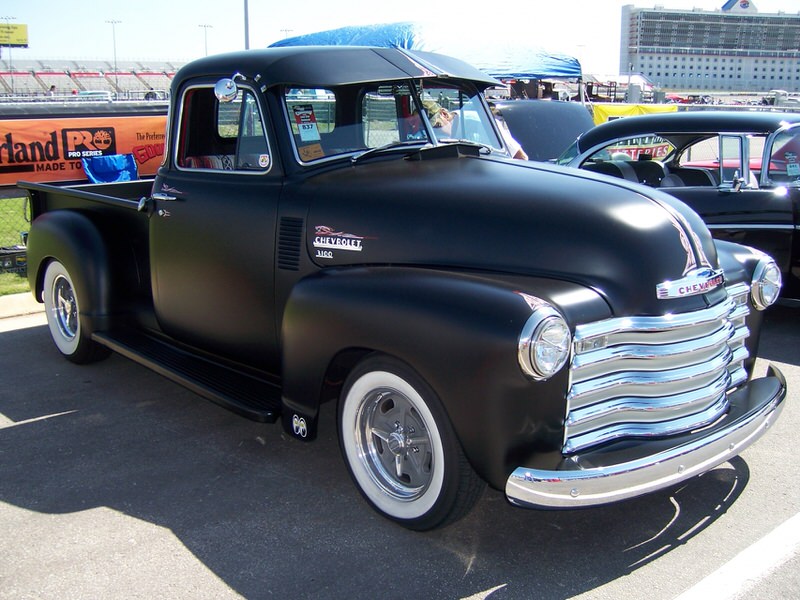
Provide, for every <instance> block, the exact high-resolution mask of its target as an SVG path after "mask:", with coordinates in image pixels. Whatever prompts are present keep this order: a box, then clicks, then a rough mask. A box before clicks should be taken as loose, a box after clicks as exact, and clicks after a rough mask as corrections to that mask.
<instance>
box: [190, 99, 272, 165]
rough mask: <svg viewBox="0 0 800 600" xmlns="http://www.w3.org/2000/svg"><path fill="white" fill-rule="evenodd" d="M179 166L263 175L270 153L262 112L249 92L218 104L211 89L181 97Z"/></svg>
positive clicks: (269, 162) (268, 162)
mask: <svg viewBox="0 0 800 600" xmlns="http://www.w3.org/2000/svg"><path fill="white" fill-rule="evenodd" d="M179 136H180V139H179V141H178V154H177V157H178V158H177V161H178V166H179V167H182V168H185V169H210V170H218V171H252V172H264V171H267V170H269V168H270V164H271V161H270V153H269V145H268V143H267V136H266V129H265V127H264V120H263V118H262V115H261V110H260V108H259V106H258V102H257V100H256V97H255V95H254V94H253V92H252V91H250V90H247V89H243V90H242V91H241V92H240V94H239V95H238V96H237V97H236V99H235V100H234V101H233V102H229V103H220V102H218V101H217V99H216V97H215V96H214V90H213V88H211V87H199V88H192V89H189V90H187V92H186V93H185V94H184V97H183V103H182V112H181V125H180V131H179Z"/></svg>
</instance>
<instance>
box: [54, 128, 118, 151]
mask: <svg viewBox="0 0 800 600" xmlns="http://www.w3.org/2000/svg"><path fill="white" fill-rule="evenodd" d="M61 139H62V141H63V146H64V156H65V157H66V158H88V157H90V156H102V155H104V154H116V153H117V149H116V136H115V134H114V128H113V127H86V128H84V129H62V130H61Z"/></svg>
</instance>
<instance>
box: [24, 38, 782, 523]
mask: <svg viewBox="0 0 800 600" xmlns="http://www.w3.org/2000/svg"><path fill="white" fill-rule="evenodd" d="M496 83H497V82H496V80H494V79H492V78H490V77H488V76H487V75H486V74H485V73H483V72H481V71H479V70H478V69H476V68H474V67H471V66H470V65H467V64H465V63H463V62H461V61H458V60H456V59H452V58H449V57H446V56H441V55H438V54H431V53H427V52H408V51H404V50H400V49H395V48H352V47H305V48H299V47H298V48H273V49H269V50H252V51H247V52H234V53H229V54H225V55H221V56H215V57H211V56H209V57H206V58H201V59H199V60H197V61H195V62H192V63H190V64H188V65H186V66H184V67H183V68H182V69H181V70H180V71H179V72H178V73H177V74H176V76H175V78H174V80H173V84H172V86H173V87H172V90H171V94H170V116H169V119H168V121H167V123H168V125H167V127H168V132H167V143H166V147H165V152H166V155H165V157H164V161H163V162H162V164H161V167H160V168H159V170H158V174H157V175H156V178H155V180H154V181H144V180H137V181H132V182H126V183H112V184H93V185H81V186H73V187H67V188H64V187H58V186H54V185H47V184H42V183H26V184H24V187H25V188H26V189H28V190H29V193H30V197H31V204H30V207H31V214H32V215H33V222H32V224H31V229H30V234H29V237H28V280H29V282H30V284H31V289H32V290H33V293H34V294H35V295H36V298H37V299H39V300H40V301H42V302H44V304H45V307H46V311H45V313H46V315H47V321H48V326H49V330H50V333H51V337H52V338H53V341H54V343H55V346H56V348H58V351H59V352H61V353H62V354H63V355H64V357H65V358H66V359H68V360H71V361H73V362H76V363H86V362H91V361H94V360H99V359H102V358H103V357H105V356H107V355H108V353H109V351H111V350H113V351H115V352H118V353H120V354H122V355H124V356H126V357H128V358H130V359H132V360H135V361H138V362H140V363H141V364H143V365H146V366H148V367H150V368H152V369H154V370H155V371H157V372H158V373H161V374H162V375H165V376H167V377H170V378H172V379H173V380H175V381H177V382H180V383H181V384H183V385H185V386H187V387H188V388H189V389H191V390H193V391H195V392H197V393H198V394H201V395H203V396H204V397H206V398H209V399H210V400H212V401H214V402H217V403H219V404H221V405H222V406H225V407H227V408H230V409H231V410H234V411H236V412H238V413H240V414H242V415H245V416H247V417H250V418H253V419H258V420H261V421H269V422H273V421H276V420H278V419H281V421H282V424H283V427H284V428H285V431H286V432H287V434H288V435H290V436H293V437H294V438H295V439H296V440H298V441H303V442H309V441H311V440H313V439H314V438H315V437H316V436H317V430H318V427H320V426H322V423H321V422H320V419H319V416H320V406H321V404H322V403H323V402H328V401H334V402H337V403H338V410H337V417H336V428H337V431H338V435H339V440H340V446H341V450H342V455H343V458H344V461H345V464H346V465H347V467H348V469H349V471H350V474H351V475H352V477H353V481H354V482H355V484H356V486H357V487H358V488H359V490H360V491H361V493H362V494H363V496H364V497H365V498H366V499H367V501H368V502H369V503H370V504H371V505H372V506H373V507H374V508H375V509H376V510H377V511H378V512H380V513H381V514H383V515H385V516H387V517H388V518H390V519H393V520H395V521H397V522H399V523H401V524H402V525H404V526H407V527H409V528H412V529H429V528H432V527H437V526H441V525H443V524H445V523H448V522H451V521H452V520H454V519H456V518H458V517H459V516H462V515H463V514H465V513H466V511H467V510H468V509H469V508H470V507H471V506H473V505H474V503H475V502H476V501H477V499H478V497H479V495H480V492H481V490H482V489H483V487H484V482H486V483H488V484H489V485H491V486H493V487H495V488H498V489H503V490H505V493H506V496H507V497H508V499H509V501H511V502H512V503H514V504H517V505H521V506H534V507H547V508H577V507H587V506H593V505H599V504H605V503H608V502H613V501H619V500H624V499H626V498H632V497H634V496H638V495H641V494H644V493H647V492H651V491H655V490H659V489H665V488H670V487H672V486H674V485H676V484H678V483H679V482H681V481H683V480H685V479H687V478H690V477H692V476H694V475H697V474H699V473H702V472H703V471H706V470H708V469H711V468H713V467H714V466H716V465H718V464H720V463H722V462H725V461H727V460H728V459H730V458H731V457H732V456H735V455H736V454H738V453H740V452H741V451H742V450H744V449H745V448H746V447H748V446H749V445H750V444H752V443H753V442H755V441H756V440H757V439H758V438H759V437H760V436H761V435H763V434H764V433H765V432H766V430H767V428H768V427H769V426H770V425H771V424H772V423H774V422H775V420H776V419H777V418H778V415H779V414H780V412H781V410H782V408H783V405H784V399H785V397H786V382H785V380H784V379H783V377H782V376H781V374H780V371H779V370H778V369H775V368H770V370H768V371H767V373H766V374H765V376H763V377H753V367H754V363H755V360H756V355H757V351H758V339H759V334H760V328H761V322H762V318H763V314H764V313H763V311H764V309H766V308H767V307H768V306H769V305H770V304H772V303H773V302H774V301H775V300H776V299H777V296H778V292H779V289H780V282H779V281H778V280H777V267H775V265H774V263H773V262H772V259H770V258H769V257H767V256H765V255H764V254H763V253H761V252H757V251H755V250H752V249H748V248H744V247H742V246H739V245H736V244H730V243H727V242H719V241H715V240H714V239H713V238H712V237H711V235H710V233H709V231H708V229H707V228H706V226H705V225H704V224H703V222H702V220H701V219H700V218H699V217H698V216H697V214H695V213H694V212H693V211H691V210H689V208H688V207H686V206H685V205H684V204H682V203H680V202H678V201H677V200H675V199H674V198H671V197H669V196H667V195H663V194H658V193H657V191H656V190H653V191H652V193H651V194H648V193H647V192H649V191H650V190H647V189H646V188H642V187H641V186H638V185H633V184H631V185H628V186H626V185H624V184H623V183H617V182H614V181H612V180H610V179H606V178H603V179H601V178H599V177H597V176H593V175H591V174H589V173H583V172H581V171H578V170H575V169H565V168H562V167H558V166H555V165H549V164H545V163H541V162H534V161H522V160H512V159H511V158H510V156H509V152H508V151H507V149H506V147H505V145H504V143H503V140H502V138H501V136H500V132H499V131H498V129H497V125H496V121H495V119H494V118H493V116H492V114H491V113H490V112H489V108H488V106H487V104H486V101H485V99H484V97H483V95H482V91H483V89H485V88H486V87H487V86H490V85H494V84H496ZM445 105H446V106H445ZM631 211H632V212H633V214H635V215H639V214H647V215H648V216H649V224H650V227H649V228H647V229H645V228H643V227H641V224H640V223H639V222H637V221H636V220H635V219H631V218H630V216H629V213H630V212H631ZM266 451H270V450H269V449H267V450H266ZM264 501H265V502H267V503H268V502H269V501H270V500H269V499H267V498H265V500H264ZM297 501H298V502H302V498H298V499H297Z"/></svg>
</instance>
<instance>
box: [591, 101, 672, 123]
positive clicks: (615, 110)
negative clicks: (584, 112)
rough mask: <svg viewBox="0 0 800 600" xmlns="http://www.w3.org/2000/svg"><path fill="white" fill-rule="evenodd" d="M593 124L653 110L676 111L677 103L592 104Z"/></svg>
mask: <svg viewBox="0 0 800 600" xmlns="http://www.w3.org/2000/svg"><path fill="white" fill-rule="evenodd" d="M592 109H593V110H594V124H595V125H600V123H605V122H606V121H613V120H614V119H619V118H621V117H632V116H634V115H646V114H648V113H655V112H677V110H678V105H677V104H599V103H598V104H592Z"/></svg>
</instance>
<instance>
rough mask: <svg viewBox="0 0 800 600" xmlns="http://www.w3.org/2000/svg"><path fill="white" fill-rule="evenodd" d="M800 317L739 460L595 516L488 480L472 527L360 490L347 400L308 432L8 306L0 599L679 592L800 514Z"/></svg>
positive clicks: (766, 355)
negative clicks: (307, 435)
mask: <svg viewBox="0 0 800 600" xmlns="http://www.w3.org/2000/svg"><path fill="white" fill-rule="evenodd" d="M797 314H798V313H797V312H796V311H793V310H790V309H785V308H782V307H779V308H776V309H773V310H771V311H770V313H769V314H768V318H767V323H766V329H765V333H764V337H763V339H762V348H761V351H760V356H761V357H762V360H759V363H758V366H757V370H758V371H760V372H763V371H764V370H765V369H766V360H769V361H772V362H775V363H776V364H777V365H778V366H779V367H780V368H781V369H782V370H783V371H784V373H785V375H786V376H787V379H788V382H789V386H790V394H789V398H788V399H787V403H786V408H785V410H784V412H783V415H782V416H781V418H780V419H779V421H778V422H777V424H776V425H775V426H774V428H773V429H772V430H771V431H770V432H769V433H768V434H767V435H766V436H765V437H764V438H762V439H761V440H760V441H759V442H758V443H757V444H756V445H755V446H753V447H751V448H750V449H748V450H747V451H745V453H744V454H743V455H742V456H741V457H739V458H736V459H734V460H732V461H730V462H729V463H726V464H725V465H722V466H721V467H719V468H717V469H714V470H713V471H711V472H709V473H707V474H706V475H703V476H702V477H699V478H695V479H693V480H691V481H689V482H686V483H684V484H682V485H680V486H678V487H676V488H675V489H672V490H667V491H663V492H659V493H655V494H651V495H649V496H645V497H642V498H638V499H634V500H630V501H627V502H622V503H618V504H615V505H611V506H606V507H601V508H593V509H585V510H579V511H534V510H524V509H520V508H515V507H513V506H511V505H510V504H509V503H508V502H507V501H506V500H505V498H504V496H503V494H502V492H499V491H496V490H487V491H486V492H485V493H484V495H483V497H482V498H481V500H480V501H479V503H478V505H477V506H476V508H475V509H474V510H473V511H472V512H471V513H470V514H469V515H468V516H467V517H466V518H464V519H462V520H461V521H459V522H457V523H455V524H453V525H451V526H449V527H446V528H443V529H440V530H437V531H432V532H426V533H415V532H411V531H407V530H405V529H403V528H401V527H399V526H397V525H394V524H393V523H391V522H389V521H387V520H385V519H383V518H381V517H380V516H378V515H377V514H376V513H374V512H373V511H372V510H371V509H370V508H369V507H368V506H367V505H366V503H365V502H364V501H363V500H362V499H361V497H360V496H359V494H358V492H357V491H356V489H355V488H354V486H353V485H352V483H351V482H350V479H349V476H348V474H347V471H346V468H345V466H344V464H343V462H342V460H341V458H340V454H339V448H338V443H337V440H336V433H335V413H334V410H333V409H334V407H333V406H332V405H325V407H324V409H323V413H322V420H321V424H320V438H319V439H318V440H317V441H316V442H314V443H311V444H304V443H302V442H298V441H296V440H294V439H291V438H289V437H287V436H285V435H284V434H283V433H282V431H281V428H280V426H278V425H264V424H259V423H254V422H251V421H248V420H246V419H243V418H241V417H238V416H236V415H234V414H232V413H230V412H228V411H226V410H224V409H222V408H220V407H218V406H216V405H214V404H212V403H210V402H207V401H205V400H203V399H202V398H200V397H198V396H196V395H194V394H193V393H191V392H189V391H188V390H186V389H183V388H181V387H179V386H177V385H175V384H173V383H171V382H170V381H167V380H166V379H164V378H162V377H160V376H159V375H157V374H155V373H153V372H151V371H148V370H147V369H145V368H143V367H141V366H139V365H137V364H135V363H132V362H130V361H128V360H126V359H124V358H122V357H120V356H112V357H110V358H109V359H107V360H105V361H103V362H100V363H97V364H94V365H88V366H77V365H73V364H71V363H69V362H67V361H65V360H63V359H62V358H61V357H60V356H59V354H58V352H57V351H56V350H55V348H54V346H53V344H52V342H51V340H50V337H49V333H48V331H47V327H46V325H45V320H44V314H43V313H42V311H41V305H38V304H36V303H34V302H33V301H32V298H31V297H30V296H29V295H27V294H26V295H21V296H18V297H5V298H0V598H2V599H18V598H25V599H27V598H37V599H39V598H41V599H59V600H60V599H62V598H70V599H82V598H87V599H97V598H143V599H144V598H147V599H148V600H150V599H152V598H178V599H183V598H187V599H189V598H191V599H192V600H197V599H205V598H209V599H211V598H213V599H220V598H242V597H244V598H293V599H294V598H348V599H360V598H369V599H372V598H387V599H393V598H397V599H400V598H402V599H404V600H406V599H408V598H426V599H427V598H444V599H450V598H453V599H460V598H469V599H470V600H478V599H483V598H490V599H491V600H508V599H518V598H519V599H529V598H541V599H545V600H547V599H558V600H562V599H567V598H580V599H582V600H605V599H612V598H613V599H614V600H634V599H636V600H638V599H640V598H642V597H647V598H648V600H662V599H664V600H667V599H670V600H671V599H673V598H676V597H677V596H679V595H680V594H682V593H684V592H687V591H688V592H691V591H692V590H694V589H700V588H698V587H697V586H699V585H700V584H701V583H702V582H703V581H704V580H708V578H709V577H711V576H712V575H713V574H714V573H718V572H726V571H724V569H725V567H726V565H731V564H734V565H735V564H736V563H735V562H733V561H735V559H736V557H737V556H739V555H740V554H742V553H744V552H746V551H747V550H748V549H749V548H752V547H756V548H758V547H759V546H755V545H756V544H758V543H759V541H760V540H763V539H771V538H769V537H768V536H771V535H775V534H776V532H777V533H781V532H782V531H785V529H786V524H787V523H789V522H791V519H792V518H793V517H795V516H796V515H797V514H798V513H800V493H798V491H797V490H798V489H800V456H799V455H798V453H797V452H796V451H794V448H793V446H792V441H791V440H792V439H794V436H795V435H796V432H797V431H800V406H798V390H800V321H799V320H798V319H797V316H796V315H797ZM796 520H797V519H795V521H796ZM784 537H786V536H784ZM789 538H790V544H791V543H794V542H792V539H791V535H790V536H789ZM790 548H794V549H793V550H792V552H791V554H790V557H789V559H788V560H787V561H785V562H776V563H775V564H772V565H771V566H768V568H766V569H764V570H762V571H759V572H756V573H755V574H754V575H752V581H751V580H747V581H742V582H737V586H738V587H737V589H738V590H739V591H740V592H741V594H742V596H741V597H747V598H748V599H750V598H755V599H757V600H759V599H762V598H763V599H766V598H771V599H775V598H777V599H781V598H796V597H797V591H798V590H800V572H799V571H798V569H797V565H798V560H800V558H798V552H797V548H796V547H794V546H790ZM721 570H722V571H721ZM728 577H736V573H734V574H733V575H729V576H728ZM737 593H738V592H737ZM728 597H731V596H728Z"/></svg>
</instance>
